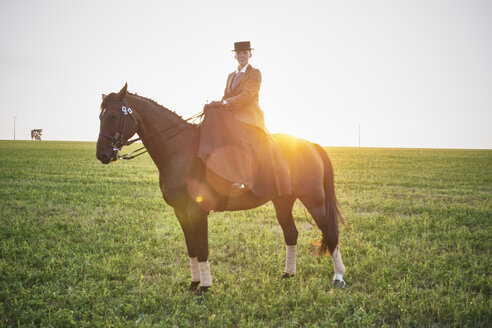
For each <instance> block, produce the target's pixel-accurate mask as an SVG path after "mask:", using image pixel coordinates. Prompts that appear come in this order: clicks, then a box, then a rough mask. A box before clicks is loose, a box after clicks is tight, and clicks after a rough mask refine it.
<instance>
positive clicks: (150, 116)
mask: <svg viewBox="0 0 492 328" xmlns="http://www.w3.org/2000/svg"><path fill="white" fill-rule="evenodd" d="M127 100H128V104H129V105H130V107H131V108H133V109H134V110H135V111H136V112H137V115H138V118H139V121H140V122H139V130H140V131H139V134H142V135H141V136H140V137H144V138H145V136H146V135H152V134H155V133H158V132H159V131H162V130H164V129H166V128H171V127H173V126H182V127H184V126H185V125H186V124H187V123H186V122H185V121H184V120H183V119H182V118H181V117H179V116H178V115H176V114H175V113H174V112H172V111H170V110H169V109H167V108H165V107H163V106H160V105H158V104H157V103H155V102H153V101H152V100H149V99H147V98H143V97H140V96H135V95H128V96H127ZM164 132H165V131H164Z"/></svg>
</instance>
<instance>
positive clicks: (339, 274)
mask: <svg viewBox="0 0 492 328" xmlns="http://www.w3.org/2000/svg"><path fill="white" fill-rule="evenodd" d="M299 199H300V200H301V202H302V203H303V204H304V206H306V208H307V210H308V212H309V213H310V214H311V216H312V217H313V219H314V221H315V222H316V225H317V226H318V227H319V228H320V229H321V232H322V234H323V235H327V234H328V233H330V231H329V229H330V225H329V222H327V219H326V218H327V212H326V206H325V200H324V195H321V193H320V195H319V197H312V196H311V197H299ZM331 255H332V260H333V265H334V267H335V276H334V277H333V286H335V287H336V288H345V281H343V274H344V273H345V266H344V265H343V262H342V257H341V255H340V245H339V244H338V245H337V246H336V248H335V249H334V250H333V252H332V254H331Z"/></svg>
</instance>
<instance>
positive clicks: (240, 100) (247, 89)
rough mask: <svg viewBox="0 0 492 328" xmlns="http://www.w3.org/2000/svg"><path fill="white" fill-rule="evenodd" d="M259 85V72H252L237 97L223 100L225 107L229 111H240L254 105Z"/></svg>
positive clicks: (256, 70)
mask: <svg viewBox="0 0 492 328" xmlns="http://www.w3.org/2000/svg"><path fill="white" fill-rule="evenodd" d="M260 85H261V72H260V70H258V69H255V70H254V71H252V72H251V73H250V74H249V76H248V80H247V81H245V83H244V86H243V88H242V90H241V93H240V94H238V95H237V96H234V97H230V98H223V100H225V101H226V107H227V108H228V109H230V110H231V111H234V110H235V109H240V108H243V107H245V105H249V104H251V103H254V102H255V101H257V99H258V92H259V91H260Z"/></svg>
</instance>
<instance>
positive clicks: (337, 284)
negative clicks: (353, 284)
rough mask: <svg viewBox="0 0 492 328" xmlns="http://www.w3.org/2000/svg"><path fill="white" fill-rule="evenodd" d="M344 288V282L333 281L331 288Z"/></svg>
mask: <svg viewBox="0 0 492 328" xmlns="http://www.w3.org/2000/svg"><path fill="white" fill-rule="evenodd" d="M345 286H346V284H345V281H343V280H333V287H335V288H338V289H344V288H345Z"/></svg>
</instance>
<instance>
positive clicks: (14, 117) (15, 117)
mask: <svg viewBox="0 0 492 328" xmlns="http://www.w3.org/2000/svg"><path fill="white" fill-rule="evenodd" d="M12 118H13V119H14V140H15V120H16V119H17V116H12Z"/></svg>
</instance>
